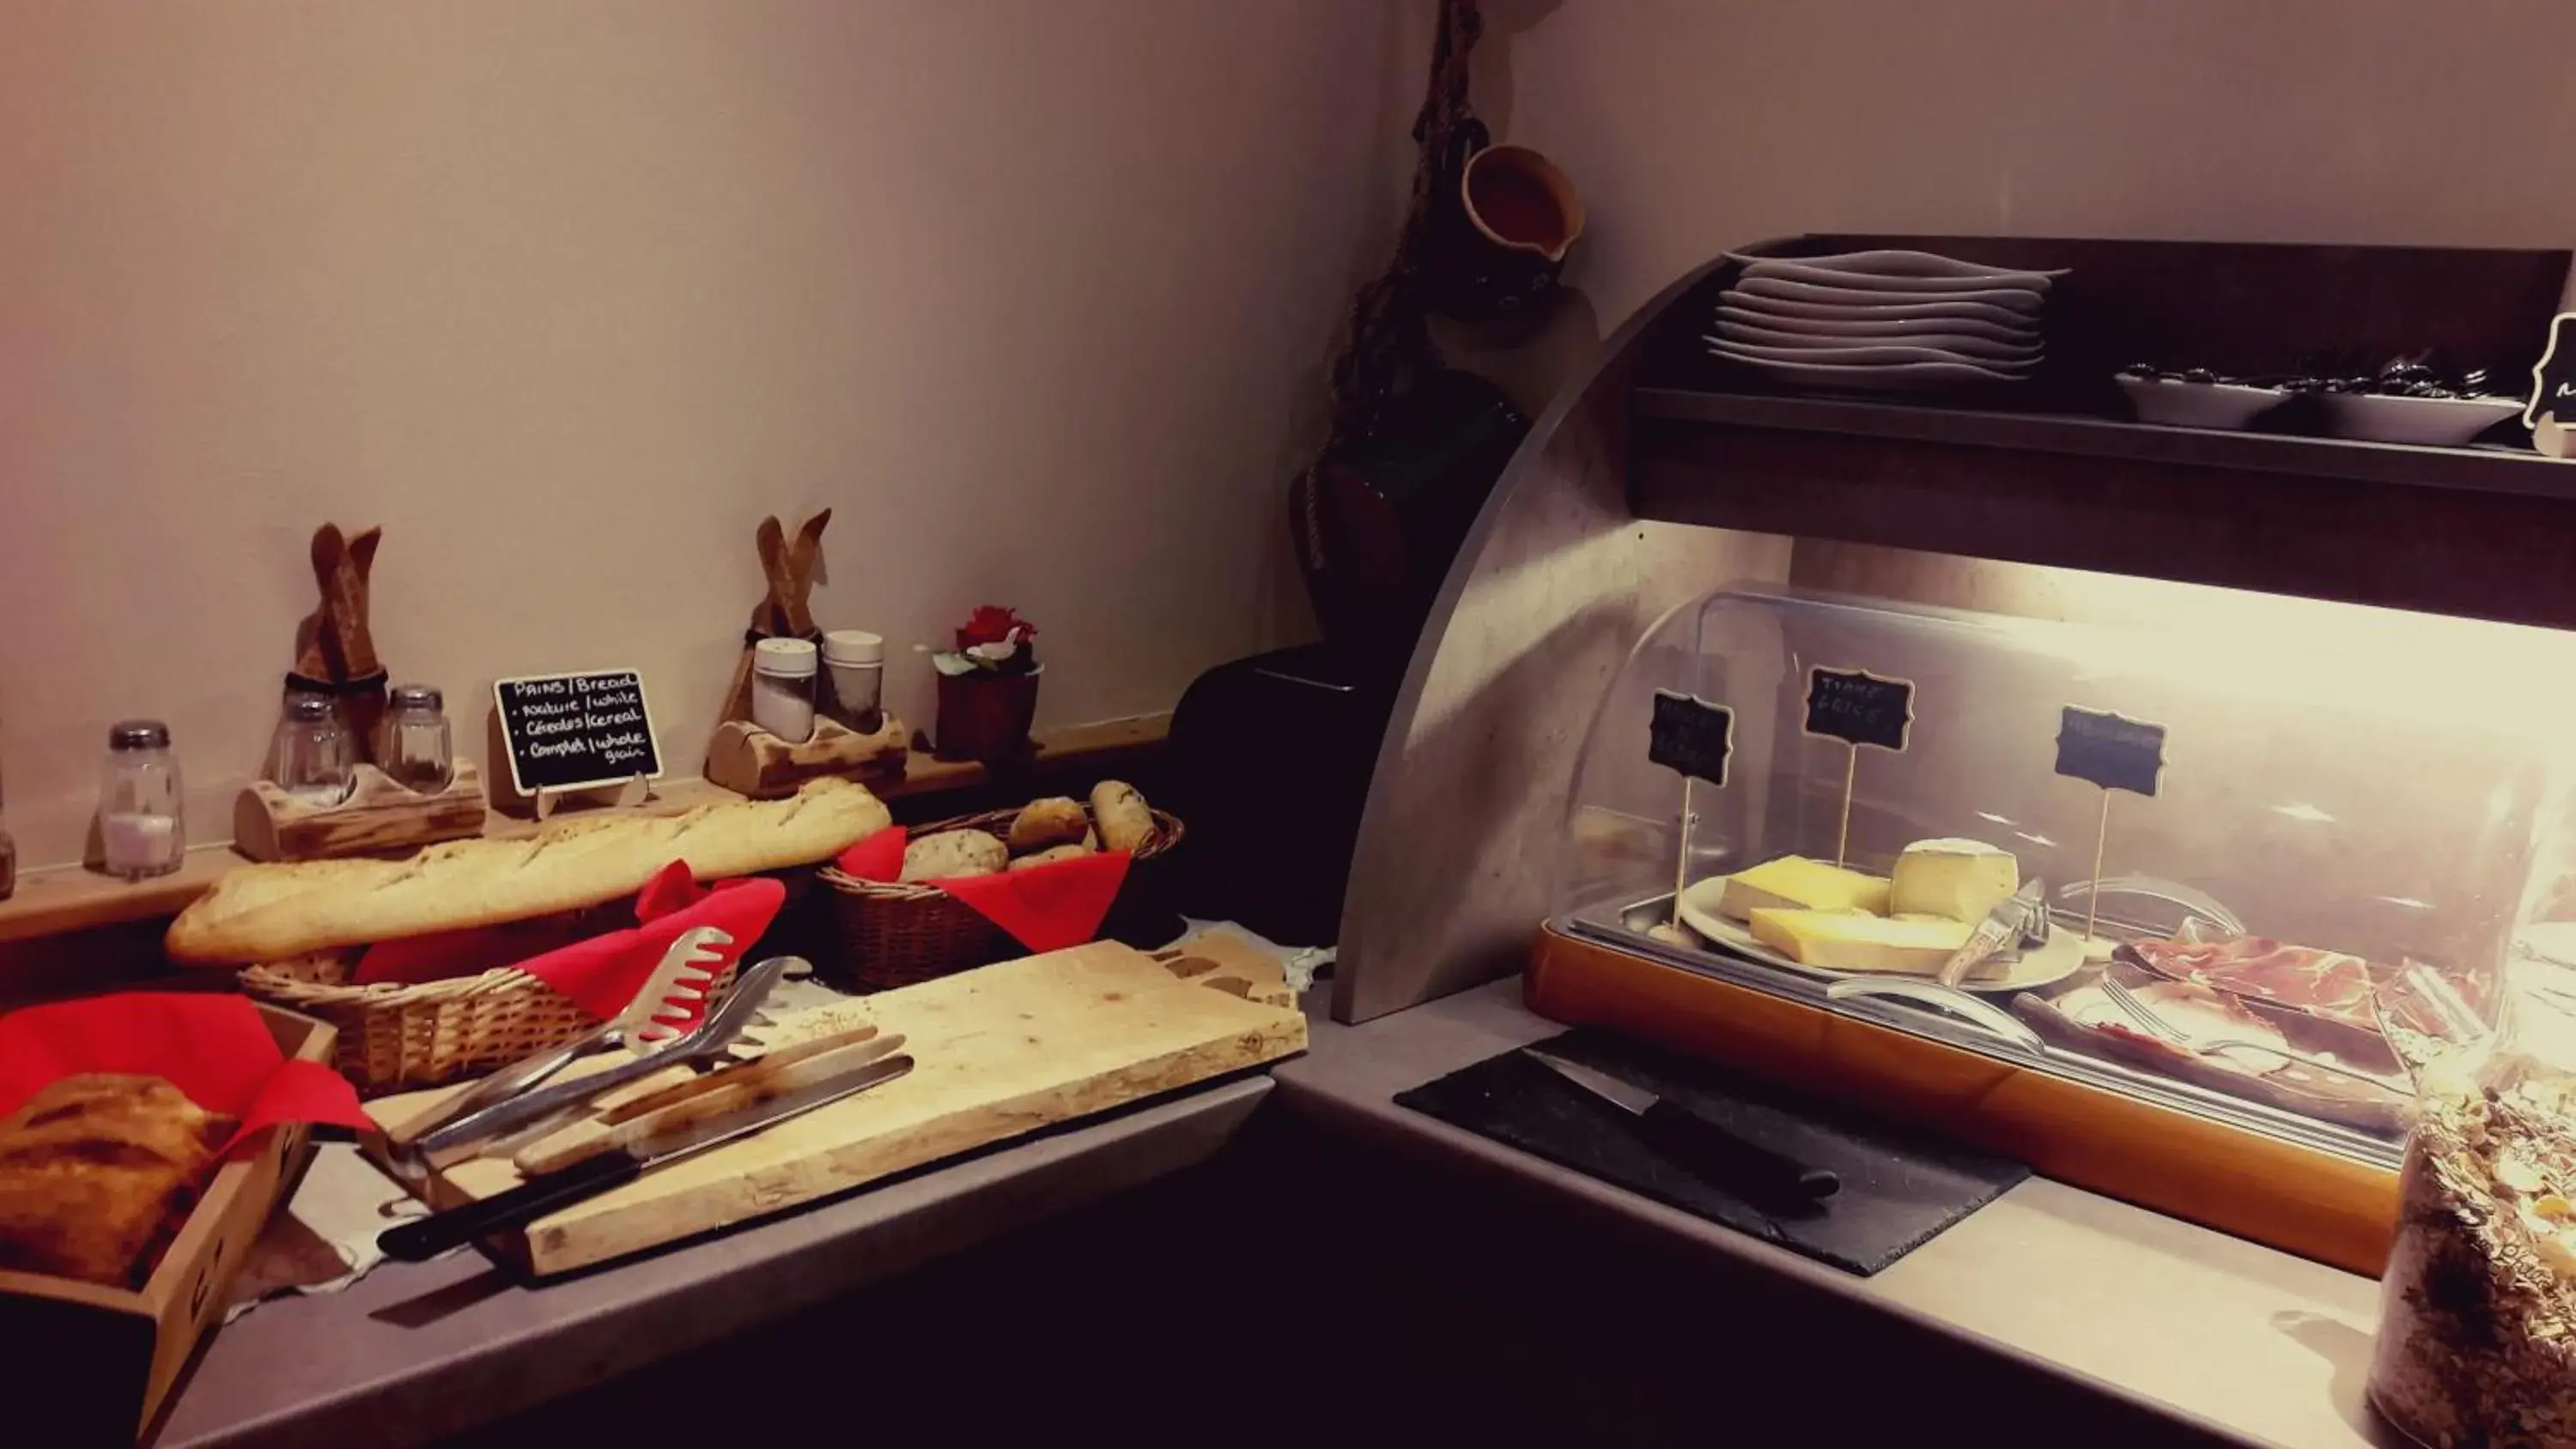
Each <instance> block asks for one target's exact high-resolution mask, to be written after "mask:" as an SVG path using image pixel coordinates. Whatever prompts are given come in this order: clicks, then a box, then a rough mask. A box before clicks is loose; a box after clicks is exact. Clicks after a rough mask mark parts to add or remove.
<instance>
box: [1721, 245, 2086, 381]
mask: <svg viewBox="0 0 2576 1449" xmlns="http://www.w3.org/2000/svg"><path fill="white" fill-rule="evenodd" d="M1728 258H1729V259H1730V260H1732V261H1736V262H1740V263H1742V264H1743V267H1744V270H1743V272H1742V273H1741V274H1740V275H1738V276H1737V278H1736V280H1735V284H1734V285H1733V286H1731V287H1729V288H1728V289H1727V290H1726V292H1725V293H1724V294H1723V295H1721V296H1720V297H1719V298H1718V299H1717V318H1716V330H1715V331H1714V332H1712V333H1711V334H1709V336H1708V337H1707V342H1708V349H1709V351H1710V352H1712V353H1715V354H1716V355H1717V356H1719V357H1723V358H1726V359H1727V360H1729V361H1731V362H1735V363H1739V364H1741V365H1743V366H1745V367H1748V368H1751V369H1752V370H1753V371H1755V372H1758V373H1761V374H1762V375H1764V376H1766V377H1769V378H1771V379H1772V380H1774V381H1777V382H1781V383H1785V384H1788V385H1790V386H1794V387H1804V388H1814V389H1819V390H1825V391H1834V392H1916V391H1928V390H1931V389H1935V388H1947V387H1956V386H1959V385H1961V384H1966V383H1997V382H2019V381H2021V380H2023V379H2025V378H2028V377H2029V376H2030V375H2031V373H2032V372H2033V371H2035V370H2036V369H2037V368H2038V366H2039V362H2040V355H2041V351H2042V347H2041V314H2042V313H2043V311H2044V310H2045V308H2046V306H2047V302H2048V288H2049V284H2050V283H2051V282H2053V281H2055V280H2056V279H2057V278H2059V277H2062V276H2065V275H2066V273H2065V272H2064V271H2063V270H2060V271H2053V272H2024V271H2014V270H2012V269H2011V268H2008V267H1989V266H1984V265H1981V264H1979V263H1976V262H1962V261H1957V260H1954V259H1952V258H1949V257H1940V256H1934V255H1932V254H1931V253H1929V252H1903V251H1874V252H1847V253H1844V254H1843V255H1840V256H1830V257H1748V256H1738V255H1736V254H1734V253H1732V252H1730V253H1728Z"/></svg>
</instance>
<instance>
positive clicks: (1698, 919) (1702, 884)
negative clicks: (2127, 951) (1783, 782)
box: [1680, 875, 2084, 993]
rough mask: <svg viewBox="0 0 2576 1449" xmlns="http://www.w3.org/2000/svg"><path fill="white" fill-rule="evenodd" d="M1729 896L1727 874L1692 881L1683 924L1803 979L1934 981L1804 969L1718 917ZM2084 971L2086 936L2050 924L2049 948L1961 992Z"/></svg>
mask: <svg viewBox="0 0 2576 1449" xmlns="http://www.w3.org/2000/svg"><path fill="white" fill-rule="evenodd" d="M1725 894H1726V877H1725V876H1722V875H1713V876H1710V877H1709V878H1708V879H1706V880H1700V881H1693V882H1691V888H1690V889H1689V890H1686V891H1684V892H1682V897H1681V902H1680V914H1681V918H1682V924H1683V925H1686V926H1688V927H1690V928H1691V929H1692V930H1694V931H1697V932H1699V933H1700V935H1702V936H1704V937H1706V938H1707V939H1709V940H1711V941H1714V942H1717V943H1718V944H1719V945H1722V946H1724V947H1725V948H1726V949H1728V950H1730V951H1733V952H1735V953H1736V954H1737V955H1739V956H1747V957H1750V958H1752V959H1753V960H1756V961H1759V962H1761V963H1762V964H1763V965H1765V966H1777V967H1779V968H1780V969H1781V970H1783V971H1794V972H1796V973H1797V974H1799V975H1801V976H1811V977H1814V978H1815V979H1817V980H1819V981H1849V980H1854V979H1880V978H1893V979H1896V980H1904V981H1928V980H1930V979H1931V978H1930V977H1928V976H1917V975H1915V974H1913V973H1912V972H1909V971H1827V970H1825V969H1824V968H1822V967H1820V966H1802V965H1800V964H1799V963H1797V962H1795V961H1792V960H1790V959H1789V958H1788V957H1786V956H1783V955H1781V954H1780V953H1779V952H1777V951H1774V950H1772V949H1771V948H1770V947H1768V946H1765V945H1763V944H1762V943H1761V942H1760V941H1757V940H1755V939H1753V933H1752V932H1751V931H1748V930H1746V929H1745V928H1744V926H1743V925H1742V924H1741V923H1739V922H1736V921H1731V920H1729V919H1727V918H1726V917H1724V916H1721V915H1719V914H1718V913H1717V902H1718V898H1719V897H1720V896H1723V895H1725ZM2083 969H2084V938H2083V937H2082V936H2079V935H2077V934H2076V933H2075V932H2073V931H2070V930H2067V929H2066V928H2065V927H2063V926H2059V925H2051V926H2050V927H2049V928H2048V944H2047V945H2045V946H2042V947H2040V948H2039V949H2038V950H2036V951H2025V952H2023V953H2022V958H2021V959H2020V960H2018V961H2016V962H2014V963H2012V964H2011V965H2010V966H2007V967H2005V968H2004V970H2003V973H2002V974H2001V975H1999V976H1995V977H1992V978H1990V979H1987V980H1984V981H1966V982H1962V983H1960V988H1961V989H1962V990H1966V991H1975V992H1980V993H1985V992H1993V993H2002V992H2007V991H2028V990H2030V989H2031V988H2032V987H2034V986H2047V985H2050V984H2052V983H2055V982H2059V981H2063V980H2065V979H2066V978H2067V977H2069V976H2072V975H2074V974H2075V973H2076V972H2078V971H2081V970H2083Z"/></svg>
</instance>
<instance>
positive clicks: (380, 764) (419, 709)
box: [376, 684, 456, 795]
mask: <svg viewBox="0 0 2576 1449" xmlns="http://www.w3.org/2000/svg"><path fill="white" fill-rule="evenodd" d="M446 710H447V700H446V697H445V696H444V695H441V694H440V693H439V692H438V690H437V688H436V687H435V686H433V685H427V684H398V685H395V686H394V690H393V694H392V696H391V698H390V699H389V701H388V702H387V705H386V709H385V719H384V723H383V724H382V725H381V726H379V727H378V729H377V734H376V766H377V768H379V769H381V770H383V771H384V772H385V773H386V774H387V775H389V776H391V777H392V778H393V782H394V783H395V784H397V785H400V786H402V787H403V788H404V789H406V790H412V791H416V792H418V793H420V794H423V795H435V794H437V793H438V792H439V791H441V790H444V789H446V788H447V787H448V785H449V784H451V783H453V782H454V780H455V779H456V752H455V743H454V736H453V734H452V733H451V732H450V731H449V729H448V727H447V713H446Z"/></svg>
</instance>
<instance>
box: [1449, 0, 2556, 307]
mask: <svg viewBox="0 0 2576 1449" xmlns="http://www.w3.org/2000/svg"><path fill="white" fill-rule="evenodd" d="M1486 9H1487V13H1488V15H1489V18H1490V29H1489V31H1488V47H1489V49H1490V50H1491V52H1492V53H1491V54H1483V53H1480V56H1479V59H1480V61H1483V62H1486V63H1485V64H1484V65H1483V66H1482V67H1481V68H1480V70H1479V74H1478V76H1477V84H1478V99H1479V105H1480V106H1481V107H1482V108H1483V109H1485V110H1486V111H1487V112H1489V113H1497V112H1499V113H1500V114H1502V115H1505V116H1507V117H1508V119H1509V126H1508V128H1507V129H1508V134H1509V136H1510V139H1512V140H1515V141H1518V142H1521V143H1523V144H1526V145H1532V146H1536V147H1539V148H1540V149H1542V150H1544V151H1546V152H1547V153H1548V154H1549V155H1550V156H1552V157H1554V158H1555V159H1556V160H1558V161H1559V162H1560V163H1562V164H1563V165H1564V166H1565V167H1566V168H1567V170H1568V171H1569V172H1570V173H1572V175H1573V176H1574V178H1575V180H1576V182H1577V183H1578V184H1579V185H1580V186H1581V188H1582V190H1583V193H1584V197H1585V200H1586V202H1587V203H1588V204H1589V206H1590V210H1591V228H1590V231H1589V233H1588V235H1587V240H1586V241H1585V243H1584V244H1583V248H1582V250H1581V251H1580V252H1579V253H1578V255H1577V258H1576V261H1575V264H1574V266H1573V269H1572V271H1571V273H1570V275H1571V276H1572V278H1573V279H1574V280H1575V281H1576V282H1578V283H1579V284H1580V285H1581V286H1583V287H1584V288H1585V289H1586V290H1588V291H1589V292H1590V293H1591V296H1592V300H1593V303H1594V306H1595V308H1596V309H1597V311H1598V313H1599V316H1600V318H1601V319H1602V326H1603V329H1604V330H1605V331H1606V330H1608V329H1610V328H1613V327H1615V326H1616V325H1617V323H1618V320H1619V319H1620V318H1622V317H1624V316H1626V315H1627V314H1628V313H1629V312H1630V311H1631V310H1633V309H1634V308H1635V307H1636V306H1637V305H1638V304H1639V303H1641V302H1643V301H1644V300H1645V299H1646V298H1648V297H1650V296H1652V295H1653V294H1654V292H1655V290H1656V289H1657V288H1659V287H1661V286H1662V285H1663V284H1664V283H1666V282H1668V281H1670V280H1671V279H1672V278H1673V277H1675V276H1677V275H1679V274H1680V273H1681V272H1683V271H1685V270H1687V269H1688V268H1690V267H1691V266H1694V265H1696V264H1697V263H1699V262H1701V261H1704V260H1706V259H1707V258H1708V257H1709V256H1711V255H1713V254H1714V253H1716V252H1718V251H1720V250H1722V249H1724V248H1725V247H1727V246H1730V245H1734V244H1736V243H1740V242H1744V241H1750V240H1755V239H1758V238H1762V237H1766V236H1774V235H1780V234H1783V233H1791V232H1797V231H1802V230H1821V229H1842V230H1872V229H1875V230H1891V231H1930V232H1942V231H1952V232H1963V233H1972V234H1979V233H1991V234H2004V235H2042V236H2044V235H2074V236H2133V237H2171V238H2215V239H2231V240H2248V241H2351V242H2424V243H2448V244H2464V245H2496V246H2566V245H2568V244H2570V243H2571V242H2576V185H2571V184H2570V181H2569V172H2568V169H2567V167H2566V166H2565V165H2564V164H2561V163H2560V162H2558V161H2557V160H2556V159H2555V158H2559V157H2563V156H2566V155H2568V154H2569V153H2570V152H2571V149H2576V79H2572V78H2576V26H2571V25H2570V24H2569V23H2568V21H2569V18H2570V17H2569V11H2568V7H2567V6H2566V5H2565V4H2564V3H2563V0H1724V3H1712V0H1562V3H1558V0H1488V3H1487V7H1486ZM1495 41H1500V42H1501V44H1499V45H1497V44H1495V43H1494V42H1495ZM1407 84H1408V85H1410V84H1412V82H1410V81H1408V83H1407Z"/></svg>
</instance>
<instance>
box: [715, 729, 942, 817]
mask: <svg viewBox="0 0 2576 1449" xmlns="http://www.w3.org/2000/svg"><path fill="white" fill-rule="evenodd" d="M911 752H912V730H911V728H910V727H909V726H907V725H906V724H904V722H903V721H902V720H899V719H896V718H895V717H894V716H893V715H890V714H889V715H886V716H884V717H883V723H881V724H879V725H878V726H877V728H876V730H875V731H874V732H873V733H869V734H861V733H860V732H859V731H857V730H854V729H851V728H850V727H849V726H848V725H845V724H842V723H841V722H840V721H839V720H836V719H832V718H830V717H828V716H825V715H819V714H818V715H816V716H814V737H813V738H812V739H809V740H807V741H805V742H804V743H803V744H789V743H788V742H787V741H785V740H782V739H780V738H779V737H778V736H776V735H774V734H771V733H770V732H769V731H767V730H765V729H762V728H761V727H760V726H758V725H756V724H753V723H752V722H751V721H749V720H744V719H734V720H727V721H725V722H724V723H723V724H720V725H718V726H716V733H715V738H714V739H713V740H712V741H710V742H709V743H708V745H707V783H708V784H710V785H721V786H723V787H724V788H726V789H728V790H731V791H733V792H734V793H735V794H737V795H747V796H749V797H751V798H752V799H754V800H779V799H784V798H786V797H787V796H789V795H793V794H795V793H796V790H797V787H798V786H800V785H803V784H804V783H805V782H806V781H808V780H811V779H814V778H816V777H817V776H822V775H845V776H848V777H849V778H851V779H854V780H858V781H861V782H862V783H872V782H883V781H888V780H900V779H902V778H903V771H904V763H905V761H906V759H907V758H908V757H909V756H910V755H911Z"/></svg>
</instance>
